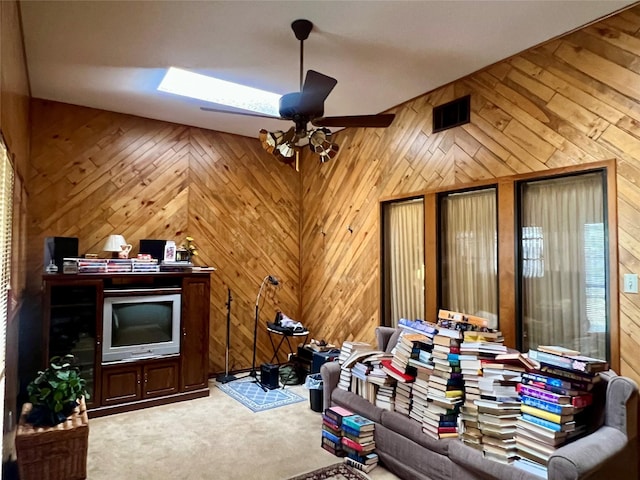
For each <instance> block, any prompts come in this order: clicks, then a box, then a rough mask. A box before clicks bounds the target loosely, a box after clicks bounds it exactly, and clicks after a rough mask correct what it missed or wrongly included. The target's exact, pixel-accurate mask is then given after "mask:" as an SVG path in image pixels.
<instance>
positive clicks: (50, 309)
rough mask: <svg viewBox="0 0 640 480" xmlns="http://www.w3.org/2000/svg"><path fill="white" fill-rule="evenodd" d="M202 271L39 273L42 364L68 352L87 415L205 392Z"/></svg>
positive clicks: (205, 285)
mask: <svg viewBox="0 0 640 480" xmlns="http://www.w3.org/2000/svg"><path fill="white" fill-rule="evenodd" d="M209 275H210V274H209V272H160V273H100V274H46V275H44V276H43V286H44V292H43V293H44V295H43V302H44V304H43V331H42V334H43V359H44V361H45V362H47V363H48V360H49V359H50V358H51V357H53V356H56V355H65V354H67V353H71V354H73V355H74V356H75V357H76V360H77V362H78V366H79V367H80V369H81V375H82V377H83V378H84V379H86V381H87V390H88V392H89V394H90V395H91V398H89V399H88V400H87V402H86V403H87V408H88V410H89V416H92V417H97V416H102V415H108V414H111V413H119V412H124V411H128V410H135V409H139V408H145V407H150V406H155V405H161V404H165V403H172V402H177V401H182V400H190V399H193V398H198V397H205V396H207V395H209V387H208V366H209V289H210V278H209Z"/></svg>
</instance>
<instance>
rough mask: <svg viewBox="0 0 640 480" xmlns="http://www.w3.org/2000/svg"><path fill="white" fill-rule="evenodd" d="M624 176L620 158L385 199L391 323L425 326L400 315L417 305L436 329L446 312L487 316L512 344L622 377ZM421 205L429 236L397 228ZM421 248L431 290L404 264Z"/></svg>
mask: <svg viewBox="0 0 640 480" xmlns="http://www.w3.org/2000/svg"><path fill="white" fill-rule="evenodd" d="M615 179H616V161H615V160H606V161H601V162H594V163H592V164H585V165H580V166H573V167H571V168H568V167H564V168H561V169H557V170H555V169H552V170H546V171H544V172H530V173H523V174H518V175H513V176H509V177H501V178H494V179H487V180H486V181H478V182H475V183H474V185H473V186H470V187H469V188H468V189H466V190H464V191H463V190H462V189H461V187H460V186H459V185H456V186H455V187H452V188H449V189H438V190H433V191H425V192H415V193H413V194H412V196H411V198H407V199H401V200H398V199H393V201H383V202H382V203H381V206H382V221H383V228H382V231H383V235H382V242H383V247H382V252H383V253H382V282H383V283H382V293H383V304H382V305H381V312H382V314H381V317H382V318H381V323H382V324H383V325H392V324H393V322H392V320H391V319H393V321H397V319H398V318H400V317H402V316H414V315H415V316H416V317H417V318H419V314H414V313H413V311H412V310H408V309H405V307H404V306H400V305H403V303H402V302H403V301H404V299H414V298H415V299H419V300H420V301H423V302H424V303H423V304H417V303H416V305H418V306H417V307H416V308H417V309H418V310H419V309H421V308H423V309H424V319H425V320H427V321H431V322H435V321H436V319H437V314H438V310H439V309H446V310H452V311H458V312H462V313H466V314H470V315H478V316H481V317H484V318H487V319H488V320H489V323H490V325H491V326H492V327H494V328H499V329H500V331H501V332H502V334H503V336H504V338H505V344H506V345H507V346H508V347H512V348H517V349H519V350H520V351H523V352H527V351H528V350H529V349H531V348H535V347H536V346H538V345H544V344H553V345H563V346H566V347H568V348H572V349H575V350H579V351H580V352H581V353H582V354H583V355H587V356H592V357H597V358H602V359H606V360H608V361H609V364H610V365H611V368H613V369H614V370H618V369H619V368H620V364H619V362H620V351H619V344H620V328H619V319H618V309H617V303H616V302H617V287H618V285H617V283H616V281H615V279H617V276H618V259H617V251H616V249H614V248H611V243H612V242H614V243H615V241H616V240H615V239H616V231H617V226H616V223H615V222H616V215H615V206H616V197H617V192H616V182H615ZM418 197H419V198H420V203H422V211H423V214H421V218H422V219H423V222H424V224H421V225H420V227H416V229H420V230H422V231H420V232H418V231H417V230H416V232H415V233H412V232H411V231H408V230H405V229H404V228H398V227H393V228H390V222H391V220H392V219H393V217H394V215H395V214H396V208H397V209H401V208H403V206H404V205H403V204H405V203H410V202H409V201H410V200H411V199H416V198H418ZM392 206H393V208H391V207H392ZM392 236H393V237H392ZM405 236H409V237H410V238H404V237H405ZM421 238H422V239H423V240H422V241H423V242H424V243H423V245H418V244H416V243H415V242H419V241H420V240H419V239H421ZM410 241H412V242H414V243H409V242H410ZM391 242H394V243H391ZM391 245H398V246H402V248H399V247H393V248H391ZM409 251H411V252H413V253H415V254H416V257H411V258H415V259H417V258H420V259H422V261H421V262H418V261H417V260H414V261H413V264H412V266H411V267H410V268H411V269H407V270H406V272H409V271H420V270H419V269H422V270H421V272H422V276H421V278H423V279H424V280H423V283H422V285H421V286H418V285H417V284H416V283H415V280H416V278H418V276H417V275H415V276H409V275H408V273H404V274H403V275H404V276H401V275H398V274H396V272H397V268H398V267H397V266H392V265H394V264H393V262H396V263H397V262H400V261H401V260H402V259H403V258H404V257H402V256H401V254H402V255H404V253H403V252H409ZM392 270H393V272H392ZM409 278H411V281H409ZM392 287H393V289H394V290H393V291H392ZM421 291H422V292H423V293H424V299H422V298H419V294H420V292H421ZM392 298H393V299H394V300H393V301H394V302H396V303H395V304H394V305H393V306H392V300H391V299H392ZM408 303H411V301H410V300H408V301H404V305H407V304H408ZM405 312H409V313H405Z"/></svg>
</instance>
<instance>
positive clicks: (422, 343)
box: [391, 331, 432, 376]
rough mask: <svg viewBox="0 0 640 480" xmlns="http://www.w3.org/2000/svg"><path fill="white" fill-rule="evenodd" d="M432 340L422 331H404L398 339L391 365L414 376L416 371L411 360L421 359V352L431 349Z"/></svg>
mask: <svg viewBox="0 0 640 480" xmlns="http://www.w3.org/2000/svg"><path fill="white" fill-rule="evenodd" d="M431 348H432V341H431V338H429V337H428V336H426V335H423V334H422V333H410V332H407V331H404V332H403V333H402V335H401V336H400V340H398V344H397V345H396V348H395V349H394V351H393V358H392V359H391V365H392V366H393V367H394V368H395V369H396V370H398V371H400V372H402V373H406V374H409V375H412V376H414V375H415V371H414V370H413V368H412V367H410V366H409V360H411V359H419V358H420V352H423V351H424V352H426V353H427V359H428V352H430V351H431Z"/></svg>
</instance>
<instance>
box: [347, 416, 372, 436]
mask: <svg viewBox="0 0 640 480" xmlns="http://www.w3.org/2000/svg"><path fill="white" fill-rule="evenodd" d="M349 420H350V419H349V418H345V419H344V420H343V421H342V428H345V427H347V428H348V429H349V430H351V431H352V432H354V434H355V435H360V434H366V432H372V431H373V430H372V429H371V428H367V427H361V426H360V425H358V424H357V423H353V422H351V421H349Z"/></svg>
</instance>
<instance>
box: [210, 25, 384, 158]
mask: <svg viewBox="0 0 640 480" xmlns="http://www.w3.org/2000/svg"><path fill="white" fill-rule="evenodd" d="M291 29H292V30H293V33H294V35H295V36H296V38H297V39H298V40H300V91H299V92H293V93H287V94H285V95H283V96H282V97H281V98H280V108H279V113H280V116H279V117H277V116H273V115H265V114H260V113H249V112H234V111H230V110H222V109H217V108H210V107H200V108H201V109H202V110H205V111H209V112H222V113H233V114H236V115H246V116H250V117H260V118H271V119H277V120H290V121H293V123H294V126H293V127H291V128H290V129H289V130H288V131H286V132H284V131H281V130H278V131H276V132H268V131H267V130H264V129H262V130H260V136H259V138H260V141H261V142H262V146H263V148H264V149H265V150H266V151H267V152H269V153H271V154H273V155H274V156H275V157H276V158H278V160H280V161H282V162H284V163H287V164H293V163H294V162H295V163H296V170H297V161H298V155H297V154H298V152H299V151H300V148H301V147H302V146H305V145H306V144H305V141H306V142H308V145H309V147H310V148H311V150H312V151H313V152H315V153H317V154H318V155H319V156H320V160H321V161H322V162H326V161H327V160H329V159H331V158H333V157H335V156H336V154H337V153H338V149H339V147H338V145H337V144H336V143H334V142H333V141H332V138H331V137H332V132H331V130H329V128H328V127H372V128H385V127H388V126H389V125H391V122H393V119H394V118H395V115H394V114H392V113H385V114H378V115H350V116H341V117H325V116H324V101H325V100H326V99H327V97H328V96H329V94H330V93H331V91H332V90H333V88H334V87H335V86H336V84H337V83H338V81H337V80H336V79H335V78H331V77H329V76H327V75H324V74H322V73H320V72H316V71H315V70H309V71H307V74H306V76H305V77H304V82H303V71H304V70H303V65H304V41H305V40H306V39H307V38H309V33H311V30H312V29H313V23H311V22H310V21H309V20H304V19H300V20H295V21H294V22H293V23H291ZM309 123H310V124H311V125H313V126H314V127H317V128H309V126H308V124H309Z"/></svg>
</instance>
